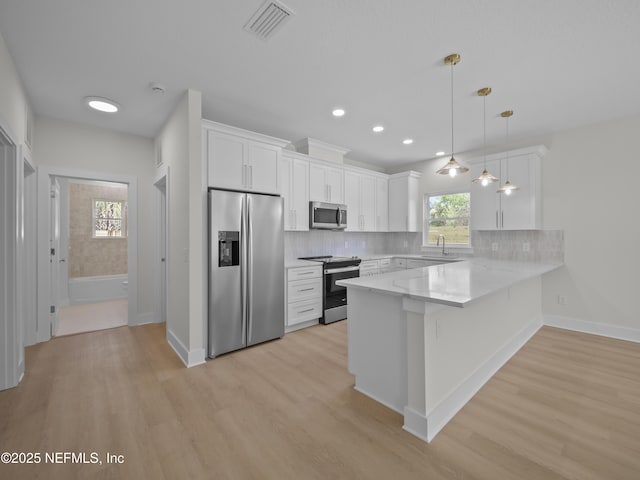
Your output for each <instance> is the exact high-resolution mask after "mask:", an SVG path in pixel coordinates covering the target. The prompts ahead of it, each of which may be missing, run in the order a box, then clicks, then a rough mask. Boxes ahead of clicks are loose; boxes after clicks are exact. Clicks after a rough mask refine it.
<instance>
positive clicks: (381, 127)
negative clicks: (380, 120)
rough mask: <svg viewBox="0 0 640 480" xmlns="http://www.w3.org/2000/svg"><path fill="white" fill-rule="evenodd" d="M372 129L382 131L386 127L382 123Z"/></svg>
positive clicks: (376, 131)
mask: <svg viewBox="0 0 640 480" xmlns="http://www.w3.org/2000/svg"><path fill="white" fill-rule="evenodd" d="M372 130H373V132H374V133H380V132H383V131H384V127H383V126H382V125H376V126H375V127H373V128H372Z"/></svg>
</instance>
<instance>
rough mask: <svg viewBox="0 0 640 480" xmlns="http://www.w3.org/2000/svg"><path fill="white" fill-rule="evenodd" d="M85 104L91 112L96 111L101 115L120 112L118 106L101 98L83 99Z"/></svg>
mask: <svg viewBox="0 0 640 480" xmlns="http://www.w3.org/2000/svg"><path fill="white" fill-rule="evenodd" d="M84 101H85V103H86V104H87V105H88V106H89V107H91V108H92V109H93V110H97V111H99V112H103V113H116V112H118V111H119V110H120V105H118V104H117V103H116V102H114V101H113V100H109V99H108V98H103V97H85V99H84Z"/></svg>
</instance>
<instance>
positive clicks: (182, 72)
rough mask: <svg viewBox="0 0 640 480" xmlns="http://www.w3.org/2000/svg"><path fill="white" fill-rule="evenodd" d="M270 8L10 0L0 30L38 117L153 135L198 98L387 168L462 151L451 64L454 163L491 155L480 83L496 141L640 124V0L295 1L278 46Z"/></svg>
mask: <svg viewBox="0 0 640 480" xmlns="http://www.w3.org/2000/svg"><path fill="white" fill-rule="evenodd" d="M262 2H263V0H235V1H234V0H227V1H223V0H181V1H176V0H109V1H104V0H56V1H51V0H20V1H18V0H0V33H1V34H2V36H3V37H4V39H5V42H6V44H7V46H8V48H9V51H10V52H11V54H12V56H13V58H14V60H15V62H16V65H17V68H18V72H19V74H20V76H21V77H22V80H23V83H24V85H25V88H26V90H27V94H28V95H29V97H30V99H31V101H32V104H33V107H34V110H35V111H36V113H38V114H42V115H48V116H53V117H58V118H62V119H67V120H72V121H77V122H83V123H87V124H92V125H97V126H101V127H105V128H111V129H116V130H120V131H124V132H129V133H133V134H138V135H144V136H149V137H152V136H154V135H155V134H156V133H157V132H158V130H159V128H160V127H161V126H162V124H163V122H164V121H165V119H166V118H167V116H168V114H169V113H170V111H171V110H172V109H173V107H174V105H175V103H176V101H177V99H178V98H179V97H180V95H181V94H182V92H184V90H185V89H187V88H192V89H195V90H199V91H201V92H202V95H203V116H204V117H205V118H208V119H211V120H216V121H219V122H223V123H227V124H230V125H235V126H239V127H242V128H246V129H249V130H253V131H257V132H261V133H266V134H269V135H273V136H277V137H280V138H284V139H288V140H292V141H295V140H299V139H301V138H304V137H311V138H315V139H318V140H322V141H325V142H329V143H332V144H335V145H339V146H342V147H345V148H348V149H351V153H350V154H349V155H348V156H349V157H350V158H353V159H354V160H358V161H362V162H367V163H370V164H373V165H377V166H381V167H392V166H394V165H398V164H402V163H408V162H413V161H417V160H422V159H427V158H432V157H434V154H435V152H436V151H438V150H445V151H447V152H449V151H450V142H451V132H450V97H449V95H450V67H447V66H444V65H443V58H444V57H445V56H446V55H448V54H450V53H453V52H457V53H460V54H461V56H462V61H461V62H460V64H458V65H457V66H456V67H454V80H455V115H456V117H455V121H456V125H455V139H456V145H455V150H456V151H457V152H460V151H465V150H471V149H474V148H478V147H481V145H482V118H483V117H482V99H481V98H480V97H477V96H476V95H475V92H476V90H478V89H479V88H481V87H486V86H490V87H492V88H493V93H492V94H491V95H490V96H489V97H487V143H488V144H489V145H492V144H494V145H495V144H499V143H500V142H502V141H504V136H505V123H504V122H505V121H504V120H503V119H501V118H499V116H498V114H499V112H501V111H502V110H505V109H513V110H514V111H515V114H514V116H513V117H512V119H511V120H510V131H511V134H512V138H517V137H520V138H526V137H533V136H538V135H546V134H549V133H552V132H554V131H557V130H563V129H567V128H572V127H577V126H580V125H584V124H589V123H594V122H598V121H603V120H608V119H612V118H618V117H625V116H630V115H636V114H639V113H640V101H638V88H639V86H640V62H638V61H637V59H638V52H639V51H640V2H639V1H638V0H562V1H558V0H456V1H451V0H315V1H314V0H284V3H285V4H286V5H287V6H288V7H289V8H291V9H292V10H293V11H294V12H295V14H296V15H295V17H293V18H292V19H291V20H290V21H289V22H288V23H287V24H286V25H284V27H283V28H282V29H281V30H280V31H279V32H278V33H277V34H276V35H275V36H274V37H273V38H272V39H271V40H269V41H268V42H264V41H262V40H260V39H258V38H257V37H254V36H252V35H251V34H249V33H247V32H246V31H245V30H243V26H244V24H245V23H246V22H247V20H248V19H249V18H250V17H251V15H252V14H253V13H254V11H255V10H256V9H257V8H258V7H259V6H260V5H261V4H262ZM153 81H157V82H161V83H163V84H164V85H165V86H166V93H165V94H164V95H162V94H154V93H152V92H151V91H150V89H149V88H148V85H149V83H150V82H153ZM88 95H100V96H105V97H108V98H111V99H113V100H116V101H117V102H119V103H120V104H121V105H122V106H123V107H124V108H123V110H122V112H121V113H120V114H118V115H115V116H113V115H105V114H99V113H95V112H92V111H89V110H88V109H87V108H86V107H85V106H84V104H83V102H82V99H83V97H85V96H88ZM337 105H339V106H343V107H344V108H345V109H346V111H347V115H346V116H345V117H343V118H341V119H336V118H333V117H332V116H331V110H332V109H333V107H334V106H337ZM376 123H381V124H383V125H385V127H386V130H385V131H384V132H383V133H382V134H373V133H372V132H371V128H372V126H373V125H374V124H376ZM405 137H412V138H413V139H414V140H415V142H414V144H413V145H411V146H404V145H403V144H402V139H403V138H405Z"/></svg>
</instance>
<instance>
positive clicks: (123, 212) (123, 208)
mask: <svg viewBox="0 0 640 480" xmlns="http://www.w3.org/2000/svg"><path fill="white" fill-rule="evenodd" d="M97 202H109V203H119V204H120V218H113V219H110V220H120V235H96V220H97V218H96V213H97V212H96V210H97V209H96V203H97ZM127 208H128V206H127V201H126V200H114V199H106V198H92V199H91V238H93V239H105V238H108V239H116V238H117V239H123V238H124V239H126V238H127V236H128V223H127Z"/></svg>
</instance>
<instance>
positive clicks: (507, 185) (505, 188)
mask: <svg viewBox="0 0 640 480" xmlns="http://www.w3.org/2000/svg"><path fill="white" fill-rule="evenodd" d="M511 115H513V110H505V111H504V112H502V113H501V114H500V116H501V117H502V118H506V119H507V135H506V139H507V140H506V142H505V143H508V142H509V117H511ZM519 189H520V187H518V186H517V185H514V184H512V183H511V182H510V181H509V151H508V150H507V181H506V182H504V185H502V186H501V187H500V188H499V189H498V190H496V191H497V192H498V193H504V194H505V195H511V192H513V191H515V190H519Z"/></svg>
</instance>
